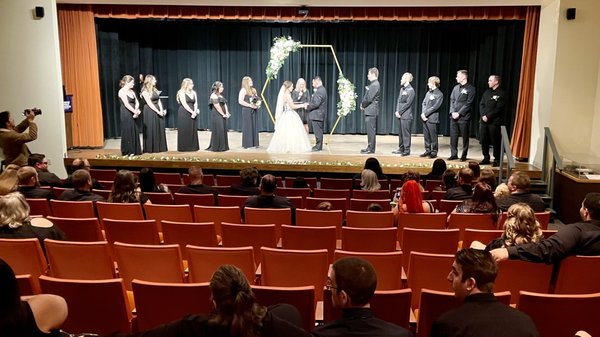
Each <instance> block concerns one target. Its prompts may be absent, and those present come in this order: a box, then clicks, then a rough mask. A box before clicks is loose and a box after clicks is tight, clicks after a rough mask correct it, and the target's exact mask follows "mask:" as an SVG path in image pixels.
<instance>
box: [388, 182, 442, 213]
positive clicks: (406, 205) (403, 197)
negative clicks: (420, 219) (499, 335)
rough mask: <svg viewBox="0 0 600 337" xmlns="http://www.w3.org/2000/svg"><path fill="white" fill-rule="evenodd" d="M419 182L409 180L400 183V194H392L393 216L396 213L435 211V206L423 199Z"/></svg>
mask: <svg viewBox="0 0 600 337" xmlns="http://www.w3.org/2000/svg"><path fill="white" fill-rule="evenodd" d="M420 186H421V185H419V183H417V182H416V181H414V180H409V181H407V182H405V183H404V185H402V190H400V196H399V197H396V196H394V200H393V201H395V202H396V206H395V207H394V208H392V212H394V216H398V213H435V208H434V207H433V205H432V204H431V202H429V201H423V198H422V195H421V189H420Z"/></svg>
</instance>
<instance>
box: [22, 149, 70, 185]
mask: <svg viewBox="0 0 600 337" xmlns="http://www.w3.org/2000/svg"><path fill="white" fill-rule="evenodd" d="M27 166H31V167H33V168H35V170H36V171H37V173H38V181H39V183H40V185H41V186H58V187H62V186H63V181H62V180H61V179H60V178H59V177H58V176H57V175H56V174H54V173H52V172H50V171H48V159H46V156H45V155H43V154H41V153H32V154H30V155H29V158H27Z"/></svg>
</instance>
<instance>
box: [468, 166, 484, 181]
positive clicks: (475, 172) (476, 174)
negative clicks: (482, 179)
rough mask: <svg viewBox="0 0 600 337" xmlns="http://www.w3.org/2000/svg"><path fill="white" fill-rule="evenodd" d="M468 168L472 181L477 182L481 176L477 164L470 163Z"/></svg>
mask: <svg viewBox="0 0 600 337" xmlns="http://www.w3.org/2000/svg"><path fill="white" fill-rule="evenodd" d="M468 167H469V168H470V169H471V171H473V181H477V180H479V176H480V175H481V167H480V166H479V163H478V162H476V161H470V162H469V165H468Z"/></svg>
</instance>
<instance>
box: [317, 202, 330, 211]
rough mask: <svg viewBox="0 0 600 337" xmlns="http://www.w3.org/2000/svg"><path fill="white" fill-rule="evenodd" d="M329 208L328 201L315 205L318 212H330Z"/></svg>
mask: <svg viewBox="0 0 600 337" xmlns="http://www.w3.org/2000/svg"><path fill="white" fill-rule="evenodd" d="M331 207H332V205H331V203H330V202H329V201H323V202H320V203H319V204H318V205H317V209H318V210H320V211H331Z"/></svg>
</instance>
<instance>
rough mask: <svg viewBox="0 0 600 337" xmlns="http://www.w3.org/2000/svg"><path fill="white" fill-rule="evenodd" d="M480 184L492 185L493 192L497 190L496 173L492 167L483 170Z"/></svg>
mask: <svg viewBox="0 0 600 337" xmlns="http://www.w3.org/2000/svg"><path fill="white" fill-rule="evenodd" d="M478 182H480V183H486V184H488V185H490V187H491V188H492V190H495V189H496V185H497V182H496V174H495V173H494V170H492V168H491V167H485V168H482V169H481V174H480V175H479V180H478Z"/></svg>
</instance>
